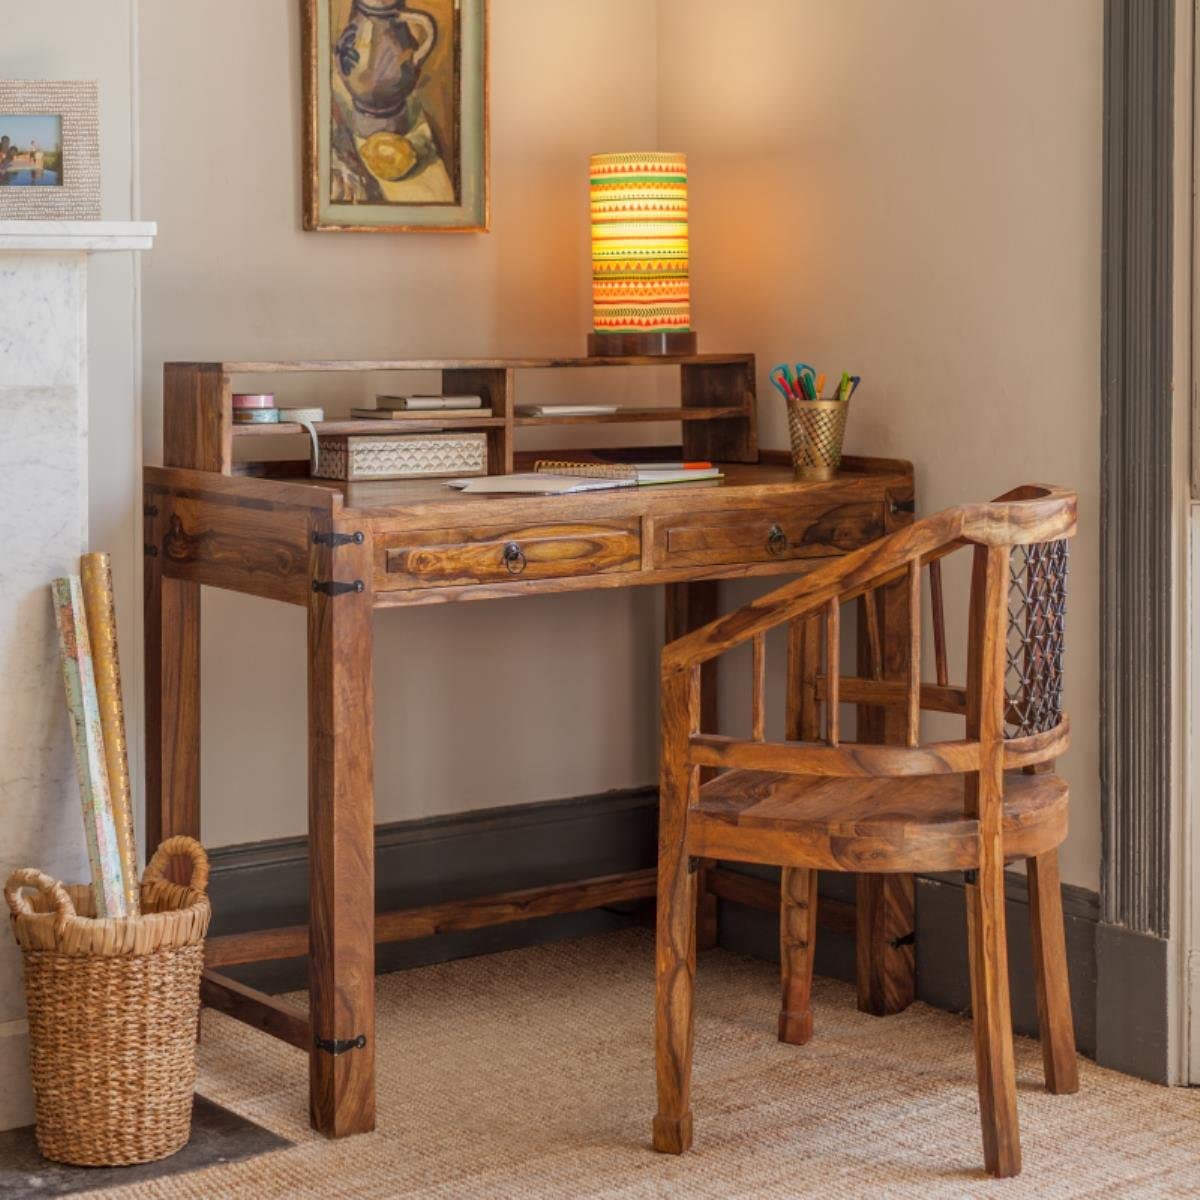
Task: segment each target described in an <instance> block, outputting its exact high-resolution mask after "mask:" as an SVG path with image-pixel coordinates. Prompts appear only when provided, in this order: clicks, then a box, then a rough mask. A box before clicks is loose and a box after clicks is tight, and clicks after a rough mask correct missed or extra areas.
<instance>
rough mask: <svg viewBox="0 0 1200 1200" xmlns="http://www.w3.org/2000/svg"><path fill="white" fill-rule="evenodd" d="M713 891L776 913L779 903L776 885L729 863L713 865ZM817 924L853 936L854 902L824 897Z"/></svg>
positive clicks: (711, 880)
mask: <svg viewBox="0 0 1200 1200" xmlns="http://www.w3.org/2000/svg"><path fill="white" fill-rule="evenodd" d="M709 884H710V886H711V887H712V890H713V892H714V893H715V894H716V895H717V896H719V897H720V898H721V899H722V900H729V901H730V902H732V903H733V904H744V905H746V906H747V907H748V908H757V909H759V910H761V911H762V912H774V913H778V911H779V905H780V888H779V885H778V884H776V883H775V882H773V881H772V880H770V879H760V878H759V877H758V876H757V875H744V874H742V872H741V871H734V870H731V869H730V868H729V867H715V868H714V869H713V870H712V871H711V872H710V874H709ZM817 924H818V925H820V926H822V928H824V929H828V930H829V931H830V932H831V933H837V934H841V935H842V936H843V937H853V936H854V930H855V920H854V905H853V904H847V903H846V902H845V901H844V900H831V899H829V898H828V897H826V898H824V899H823V900H822V901H821V903H820V906H819V907H818V909H817Z"/></svg>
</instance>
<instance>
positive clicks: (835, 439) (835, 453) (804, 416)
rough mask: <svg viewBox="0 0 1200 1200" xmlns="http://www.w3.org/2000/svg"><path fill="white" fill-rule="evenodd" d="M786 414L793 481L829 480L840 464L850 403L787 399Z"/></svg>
mask: <svg viewBox="0 0 1200 1200" xmlns="http://www.w3.org/2000/svg"><path fill="white" fill-rule="evenodd" d="M787 413H788V432H789V434H791V438H792V466H793V468H794V469H795V472H796V478H797V479H812V480H829V479H833V478H834V476H836V475H837V469H838V467H839V466H840V465H841V462H842V439H843V438H844V437H845V436H846V418H847V416H849V413H850V401H849V400H846V401H842V400H789V401H788V406H787Z"/></svg>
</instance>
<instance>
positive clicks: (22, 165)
mask: <svg viewBox="0 0 1200 1200" xmlns="http://www.w3.org/2000/svg"><path fill="white" fill-rule="evenodd" d="M99 124H100V122H99V103H98V93H97V87H96V84H95V83H89V82H80V83H66V82H54V81H50V80H42V79H0V220H13V219H18V220H28V221H95V220H98V219H99V217H100V137H99Z"/></svg>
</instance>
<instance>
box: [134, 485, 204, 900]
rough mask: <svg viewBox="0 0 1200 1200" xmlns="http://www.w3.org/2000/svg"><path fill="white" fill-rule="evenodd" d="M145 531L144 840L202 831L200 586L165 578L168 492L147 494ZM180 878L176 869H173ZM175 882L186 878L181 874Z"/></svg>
mask: <svg viewBox="0 0 1200 1200" xmlns="http://www.w3.org/2000/svg"><path fill="white" fill-rule="evenodd" d="M145 514H146V515H145V517H144V521H145V524H144V530H143V537H144V538H145V540H146V544H147V546H148V547H150V548H151V549H153V550H155V551H156V553H153V554H147V555H146V557H145V559H144V574H143V612H144V618H143V620H144V629H143V636H144V646H143V649H144V665H143V687H144V694H145V706H146V717H145V720H146V821H145V830H146V845H147V846H158V845H159V844H160V843H161V842H163V841H165V840H166V839H167V838H168V837H173V836H174V835H175V834H187V835H188V836H189V837H194V838H196V839H197V840H199V838H200V587H199V585H198V584H196V583H192V582H189V581H187V580H181V579H170V578H164V576H163V572H162V555H161V553H157V549H158V545H157V543H159V542H160V541H161V532H162V529H163V501H162V497H161V496H160V495H159V494H158V493H156V492H153V491H148V492H147V493H146V509H145ZM172 878H175V876H172ZM176 882H182V880H180V879H176Z"/></svg>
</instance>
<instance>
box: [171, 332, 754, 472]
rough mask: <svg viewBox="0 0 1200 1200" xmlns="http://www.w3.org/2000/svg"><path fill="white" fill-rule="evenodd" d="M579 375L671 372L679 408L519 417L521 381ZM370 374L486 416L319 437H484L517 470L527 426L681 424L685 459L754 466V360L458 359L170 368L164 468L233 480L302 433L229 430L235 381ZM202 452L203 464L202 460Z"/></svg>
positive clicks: (498, 466)
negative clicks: (261, 445) (246, 456)
mask: <svg viewBox="0 0 1200 1200" xmlns="http://www.w3.org/2000/svg"><path fill="white" fill-rule="evenodd" d="M583 367H603V368H609V369H611V368H617V367H675V368H676V369H677V370H678V373H679V404H678V405H667V406H658V407H649V408H647V407H622V408H620V409H619V410H618V411H617V412H615V413H602V414H592V415H586V416H561V417H559V416H521V415H518V413H517V411H516V410H517V406H518V404H519V400H518V388H519V382H520V377H521V375H522V374H523V373H525V372H531V371H539V372H540V371H570V370H574V369H579V368H583ZM350 371H354V372H367V371H422V372H437V373H440V375H441V389H442V391H444V392H446V393H448V394H459V393H469V394H472V395H480V396H482V397H483V402H484V405H485V406H486V407H490V408H491V410H492V416H490V417H438V416H436V415H435V414H431V415H430V418H429V420H428V421H426V420H417V419H414V420H406V421H403V422H399V421H392V420H386V419H385V420H379V421H369V420H364V419H351V420H333V421H324V422H319V423H318V424H317V425H316V430H317V432H318V433H328V434H348V433H353V434H380V433H388V434H404V433H424V432H428V431H430V430H435V429H479V430H484V431H486V432H487V435H488V470H489V471H490V472H491V473H492V474H494V475H500V474H506V473H508V472H511V471H512V470H513V465H514V457H515V454H516V453H517V451H518V447H517V430H518V429H521V428H524V427H528V426H543V427H546V426H555V425H563V426H566V425H614V424H617V425H624V424H638V423H645V422H678V423H679V424H680V426H681V433H680V443H681V447H682V451H683V455H684V457H685V458H687V459H692V460H695V459H709V460H713V461H721V462H736V463H752V462H756V461H757V460H758V440H757V428H756V400H755V371H754V356H753V355H752V354H696V355H689V356H682V357H661V358H512V359H496V358H462V359H391V360H379V361H344V362H343V361H323V360H312V361H307V362H220V363H168V364H167V367H166V377H165V387H164V406H165V412H164V450H165V455H164V456H165V459H166V462H167V465H169V466H178V467H192V468H197V469H202V470H210V471H220V472H221V473H222V474H225V475H228V474H232V473H234V472H235V471H236V469H237V468H236V467H235V465H234V455H233V445H234V440H235V439H236V440H237V441H238V442H239V443H244V444H247V445H253V444H255V443H254V440H255V439H261V438H263V437H278V436H280V435H286V434H302V435H305V436H307V431H306V430H305V428H304V426H302V425H294V424H286V423H285V424H280V425H237V426H235V425H234V424H233V405H232V396H233V390H234V389H233V379H234V377H236V376H239V375H256V376H261V375H288V374H297V373H311V374H320V373H344V372H350ZM197 452H199V454H200V459H201V461H202V465H201V461H197V457H196V455H197Z"/></svg>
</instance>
